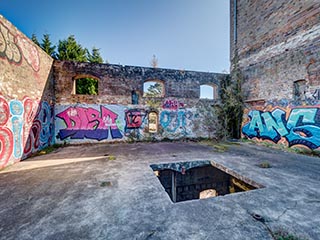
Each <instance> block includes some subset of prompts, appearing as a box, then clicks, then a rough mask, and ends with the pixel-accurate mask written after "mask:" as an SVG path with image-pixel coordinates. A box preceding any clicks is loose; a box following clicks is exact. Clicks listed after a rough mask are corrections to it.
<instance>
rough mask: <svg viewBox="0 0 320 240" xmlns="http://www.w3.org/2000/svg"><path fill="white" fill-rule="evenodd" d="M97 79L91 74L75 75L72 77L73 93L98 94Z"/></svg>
mask: <svg viewBox="0 0 320 240" xmlns="http://www.w3.org/2000/svg"><path fill="white" fill-rule="evenodd" d="M98 89H99V79H98V78H96V77H93V76H77V77H75V78H74V79H73V91H72V93H73V94H84V95H98V93H99V92H98Z"/></svg>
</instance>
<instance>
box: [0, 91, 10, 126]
mask: <svg viewBox="0 0 320 240" xmlns="http://www.w3.org/2000/svg"><path fill="white" fill-rule="evenodd" d="M9 117H10V110H9V105H8V103H7V101H6V100H5V99H4V98H2V97H1V96H0V126H4V125H5V124H6V123H7V122H8V120H9Z"/></svg>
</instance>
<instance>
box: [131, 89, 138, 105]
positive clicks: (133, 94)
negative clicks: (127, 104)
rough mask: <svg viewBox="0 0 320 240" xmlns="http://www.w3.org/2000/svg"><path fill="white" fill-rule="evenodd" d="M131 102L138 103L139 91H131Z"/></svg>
mask: <svg viewBox="0 0 320 240" xmlns="http://www.w3.org/2000/svg"><path fill="white" fill-rule="evenodd" d="M131 104H135V105H136V104H139V93H138V92H137V91H134V90H133V91H131Z"/></svg>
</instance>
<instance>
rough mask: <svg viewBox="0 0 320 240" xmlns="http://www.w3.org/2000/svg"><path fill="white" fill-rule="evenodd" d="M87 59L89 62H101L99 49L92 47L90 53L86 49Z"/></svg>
mask: <svg viewBox="0 0 320 240" xmlns="http://www.w3.org/2000/svg"><path fill="white" fill-rule="evenodd" d="M88 60H89V62H90V63H103V59H102V57H101V55H100V49H99V48H96V47H93V48H92V51H91V53H90V52H89V51H88Z"/></svg>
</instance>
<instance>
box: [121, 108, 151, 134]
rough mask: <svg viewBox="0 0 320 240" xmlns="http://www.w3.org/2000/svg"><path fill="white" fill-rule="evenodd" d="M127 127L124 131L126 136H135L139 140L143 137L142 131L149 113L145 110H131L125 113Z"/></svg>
mask: <svg viewBox="0 0 320 240" xmlns="http://www.w3.org/2000/svg"><path fill="white" fill-rule="evenodd" d="M124 114H125V122H126V126H125V129H124V132H125V135H126V136H129V135H135V136H136V137H137V138H140V137H141V136H142V133H141V131H140V130H141V129H142V128H143V124H144V121H145V119H146V116H147V113H146V111H145V110H144V109H129V110H126V111H125V112H124Z"/></svg>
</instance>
